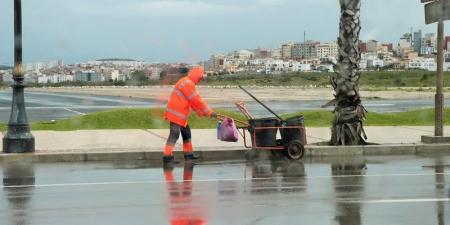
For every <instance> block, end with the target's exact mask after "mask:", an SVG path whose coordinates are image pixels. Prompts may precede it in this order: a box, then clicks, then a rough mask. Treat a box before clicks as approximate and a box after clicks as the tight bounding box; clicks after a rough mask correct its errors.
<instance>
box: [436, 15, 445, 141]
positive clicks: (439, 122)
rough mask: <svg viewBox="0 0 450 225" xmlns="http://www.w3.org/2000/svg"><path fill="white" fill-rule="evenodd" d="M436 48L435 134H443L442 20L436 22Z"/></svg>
mask: <svg viewBox="0 0 450 225" xmlns="http://www.w3.org/2000/svg"><path fill="white" fill-rule="evenodd" d="M437 38H438V43H437V45H438V49H437V76H436V96H435V110H436V111H435V128H434V135H435V136H441V137H442V136H444V125H443V122H444V95H443V91H442V89H443V86H444V73H443V70H444V22H443V21H442V20H440V21H439V22H438V37H437Z"/></svg>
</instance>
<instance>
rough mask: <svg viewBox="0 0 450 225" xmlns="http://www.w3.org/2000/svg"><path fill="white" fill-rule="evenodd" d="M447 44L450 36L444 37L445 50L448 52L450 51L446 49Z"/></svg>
mask: <svg viewBox="0 0 450 225" xmlns="http://www.w3.org/2000/svg"><path fill="white" fill-rule="evenodd" d="M449 43H450V36H446V37H445V43H444V44H445V50H447V51H448V50H450V49H448V47H449Z"/></svg>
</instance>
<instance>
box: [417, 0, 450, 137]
mask: <svg viewBox="0 0 450 225" xmlns="http://www.w3.org/2000/svg"><path fill="white" fill-rule="evenodd" d="M420 2H421V3H425V23H426V24H432V23H436V22H437V23H438V29H437V30H438V34H437V57H436V61H437V76H436V95H435V117H434V119H435V125H434V136H422V142H424V143H450V137H448V136H444V94H443V87H444V21H445V20H449V19H450V0H421V1H420Z"/></svg>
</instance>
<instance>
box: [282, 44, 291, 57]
mask: <svg viewBox="0 0 450 225" xmlns="http://www.w3.org/2000/svg"><path fill="white" fill-rule="evenodd" d="M293 47H294V45H293V44H292V43H286V44H283V45H281V58H282V59H292V57H293V52H292V51H293Z"/></svg>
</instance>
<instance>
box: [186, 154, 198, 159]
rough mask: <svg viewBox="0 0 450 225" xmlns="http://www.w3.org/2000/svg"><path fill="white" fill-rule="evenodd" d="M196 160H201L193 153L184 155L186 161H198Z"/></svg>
mask: <svg viewBox="0 0 450 225" xmlns="http://www.w3.org/2000/svg"><path fill="white" fill-rule="evenodd" d="M196 159H199V157H198V156H196V155H194V154H193V153H188V154H184V160H196Z"/></svg>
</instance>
